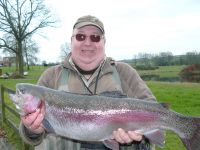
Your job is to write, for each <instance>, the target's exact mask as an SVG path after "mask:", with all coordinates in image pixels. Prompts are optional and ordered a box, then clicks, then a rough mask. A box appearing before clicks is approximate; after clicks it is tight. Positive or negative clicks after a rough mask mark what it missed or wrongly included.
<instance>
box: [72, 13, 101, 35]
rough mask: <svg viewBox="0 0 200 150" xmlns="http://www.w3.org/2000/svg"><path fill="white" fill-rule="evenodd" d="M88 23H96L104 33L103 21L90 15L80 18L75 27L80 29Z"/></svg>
mask: <svg viewBox="0 0 200 150" xmlns="http://www.w3.org/2000/svg"><path fill="white" fill-rule="evenodd" d="M87 25H94V26H96V27H98V28H99V29H100V30H101V32H102V33H103V34H104V33H105V31H104V26H103V23H102V22H101V21H100V20H99V19H98V18H96V17H94V16H90V15H87V16H82V17H80V18H78V20H77V21H76V23H75V24H74V27H73V29H78V28H81V27H83V26H87Z"/></svg>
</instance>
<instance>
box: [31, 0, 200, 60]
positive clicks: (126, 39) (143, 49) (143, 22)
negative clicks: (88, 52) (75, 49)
mask: <svg viewBox="0 0 200 150" xmlns="http://www.w3.org/2000/svg"><path fill="white" fill-rule="evenodd" d="M45 2H46V3H47V5H48V7H49V8H50V9H51V11H52V12H53V13H54V15H55V16H56V17H57V18H59V20H60V23H59V26H58V27H57V28H47V29H45V31H43V35H45V38H44V37H42V36H36V38H35V39H36V41H37V42H38V43H39V46H40V53H39V54H38V55H37V56H38V57H39V59H40V60H41V61H43V60H46V61H47V62H55V61H60V54H61V53H60V51H61V50H60V47H61V44H64V43H65V42H68V43H70V38H71V34H72V27H73V25H74V23H75V21H76V20H77V19H78V18H79V17H81V16H84V15H94V16H96V17H98V18H99V19H100V20H101V21H102V22H103V23H104V27H105V37H106V55H107V56H110V57H112V58H114V59H115V60H122V59H132V58H134V56H135V55H138V54H139V53H148V54H159V53H160V52H172V53H173V54H174V55H179V54H185V53H186V52H191V51H197V52H200V0H101V1H95V0H84V1H83V0H73V1H70V2H68V1H63V0H45Z"/></svg>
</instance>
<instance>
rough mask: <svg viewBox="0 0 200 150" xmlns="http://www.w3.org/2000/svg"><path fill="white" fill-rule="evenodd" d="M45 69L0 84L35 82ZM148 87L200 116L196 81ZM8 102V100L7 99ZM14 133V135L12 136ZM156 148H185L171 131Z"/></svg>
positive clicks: (164, 69)
mask: <svg viewBox="0 0 200 150" xmlns="http://www.w3.org/2000/svg"><path fill="white" fill-rule="evenodd" d="M181 68H182V66H180V67H179V66H175V67H174V66H172V67H160V68H159V70H157V71H156V70H155V71H153V72H154V73H155V72H157V73H158V74H162V75H163V76H165V75H167V76H169V75H172V74H173V75H176V74H177V72H178V70H180V69H181ZM6 69H7V71H12V69H11V68H5V69H4V70H6ZM44 69H46V68H44V67H43V66H40V67H31V70H30V71H29V74H28V76H27V77H26V78H25V79H0V84H3V85H4V86H6V87H9V88H12V89H15V85H16V83H19V82H28V83H36V82H37V80H38V78H39V76H40V75H41V73H42V72H43V70H44ZM150 72H151V71H150ZM140 73H148V71H142V72H141V71H140ZM146 83H147V85H148V86H149V88H150V89H151V90H152V92H153V93H154V95H155V96H156V98H157V99H158V101H159V102H167V103H169V104H170V108H171V109H173V110H175V111H177V112H179V113H182V114H184V115H193V116H200V111H199V110H200V92H199V91H200V84H197V83H180V82H173V83H170V82H154V81H148V82H146ZM7 102H8V103H10V101H9V100H7ZM5 129H6V132H7V133H8V138H9V141H10V142H11V143H13V144H15V145H16V149H19V150H20V143H19V142H16V141H17V140H18V138H17V137H16V135H14V133H13V132H12V131H11V130H10V129H9V128H8V127H5ZM13 135H14V137H13ZM157 149H158V150H175V149H176V150H185V148H184V147H183V144H182V143H181V141H180V140H179V138H178V137H177V136H176V135H175V134H174V133H171V132H167V138H166V145H165V147H164V148H163V149H160V148H157Z"/></svg>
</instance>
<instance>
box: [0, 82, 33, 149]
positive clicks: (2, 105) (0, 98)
mask: <svg viewBox="0 0 200 150" xmlns="http://www.w3.org/2000/svg"><path fill="white" fill-rule="evenodd" d="M5 92H7V93H15V91H13V90H11V89H9V88H6V87H5V86H3V85H1V84H0V117H1V126H3V124H8V125H9V126H10V127H11V128H12V129H13V130H14V132H15V133H17V134H18V136H19V128H18V126H19V125H17V124H15V123H14V121H12V119H11V118H9V116H8V115H7V113H6V112H7V111H8V112H9V113H11V114H13V115H15V116H16V117H17V118H18V119H19V118H20V115H19V113H18V112H17V111H16V110H15V109H13V108H12V107H10V106H9V105H7V104H6V102H5ZM19 137H20V136H19ZM21 141H22V140H21ZM21 149H24V150H30V149H33V147H32V146H30V145H27V144H25V143H24V142H23V141H22V148H21Z"/></svg>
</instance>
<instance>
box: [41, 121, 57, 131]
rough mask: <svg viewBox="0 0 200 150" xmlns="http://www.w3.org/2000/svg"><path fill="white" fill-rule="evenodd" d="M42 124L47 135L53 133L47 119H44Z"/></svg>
mask: <svg viewBox="0 0 200 150" xmlns="http://www.w3.org/2000/svg"><path fill="white" fill-rule="evenodd" d="M42 124H43V126H44V128H45V130H46V131H47V132H48V133H55V130H54V129H53V127H52V126H51V124H50V123H49V121H48V120H47V119H45V118H44V119H43V121H42Z"/></svg>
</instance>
